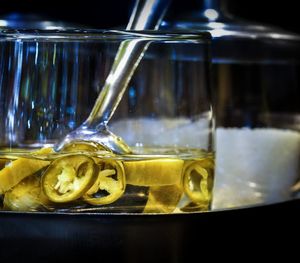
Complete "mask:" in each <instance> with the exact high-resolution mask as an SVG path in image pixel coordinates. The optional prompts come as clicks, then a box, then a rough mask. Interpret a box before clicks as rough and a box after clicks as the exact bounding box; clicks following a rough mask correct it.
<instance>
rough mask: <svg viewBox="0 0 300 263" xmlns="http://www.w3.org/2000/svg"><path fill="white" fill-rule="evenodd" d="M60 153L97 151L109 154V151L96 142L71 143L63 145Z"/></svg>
mask: <svg viewBox="0 0 300 263" xmlns="http://www.w3.org/2000/svg"><path fill="white" fill-rule="evenodd" d="M61 151H62V152H79V151H85V152H97V151H107V152H111V150H110V149H108V148H107V147H105V146H103V145H101V144H99V143H96V142H90V141H74V142H72V143H69V144H67V145H65V146H64V147H63V148H62V150H61Z"/></svg>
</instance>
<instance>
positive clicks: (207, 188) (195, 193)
mask: <svg viewBox="0 0 300 263" xmlns="http://www.w3.org/2000/svg"><path fill="white" fill-rule="evenodd" d="M213 175H214V161H213V159H212V158H204V159H200V160H196V161H191V162H188V163H187V165H186V166H185V168H184V172H183V188H184V192H185V194H186V195H187V196H188V197H189V198H190V199H191V201H193V202H195V203H206V204H207V203H208V202H210V201H211V196H212V187H213Z"/></svg>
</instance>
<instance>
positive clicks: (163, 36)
mask: <svg viewBox="0 0 300 263" xmlns="http://www.w3.org/2000/svg"><path fill="white" fill-rule="evenodd" d="M127 39H128V40H130V39H132V40H134V39H141V40H145V41H146V40H149V41H192V42H210V41H211V39H212V37H211V34H210V33H209V32H208V31H199V30H193V31H192V30H174V31H173V30H172V31H170V30H159V31H158V30H139V31H134V30H119V29H108V30H107V29H64V30H61V29H59V30H57V29H56V30H40V29H36V30H31V29H30V30H28V29H20V30H19V29H17V30H16V29H2V30H0V41H8V40H12V41H17V40H20V41H22V40H24V41H49V42H51V41H82V40H85V41H89V40H90V41H93V40H94V41H101V40H103V41H105V40H120V41H123V40H127Z"/></svg>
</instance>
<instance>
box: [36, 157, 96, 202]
mask: <svg viewBox="0 0 300 263" xmlns="http://www.w3.org/2000/svg"><path fill="white" fill-rule="evenodd" d="M96 171H97V168H96V165H95V162H94V160H93V159H92V158H90V157H88V156H86V155H79V154H78V155H72V156H65V157H62V158H59V159H56V160H55V161H53V162H52V163H51V164H50V166H49V167H48V168H47V170H46V171H45V173H44V174H43V175H42V187H43V190H44V193H45V194H46V196H47V197H48V198H49V199H50V200H51V201H53V202H56V203H65V202H70V201H73V200H76V199H78V198H80V197H81V196H82V195H83V194H84V193H85V192H86V191H87V189H89V188H90V187H91V185H92V184H93V183H94V180H95V175H96Z"/></svg>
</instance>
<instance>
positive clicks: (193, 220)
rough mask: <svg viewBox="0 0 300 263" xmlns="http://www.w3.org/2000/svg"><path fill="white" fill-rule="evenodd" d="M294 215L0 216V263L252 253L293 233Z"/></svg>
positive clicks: (285, 206) (290, 207)
mask: <svg viewBox="0 0 300 263" xmlns="http://www.w3.org/2000/svg"><path fill="white" fill-rule="evenodd" d="M299 211H300V200H293V201H288V202H283V203H278V204H271V205H263V206H256V207H250V208H242V209H232V210H226V211H213V212H208V213H195V214H174V215H141V214H140V215H138V214H132V215H125V214H124V215H120V214H54V213H52V214H49V213H12V212H0V260H1V262H14V261H17V260H19V259H23V261H21V262H60V261H64V262H71V261H72V262H80V261H83V260H84V262H87V259H90V258H96V259H99V260H98V261H99V262H103V260H109V261H110V262H186V260H185V259H186V258H187V257H189V256H190V255H196V256H197V255H198V256H199V257H201V255H202V253H204V254H206V248H208V247H210V248H213V247H216V246H217V247H223V248H224V247H226V246H228V247H231V243H230V242H232V241H230V240H232V239H233V240H235V241H236V242H235V245H237V244H238V243H239V242H240V241H241V242H243V241H242V240H245V239H247V240H252V239H254V240H255V241H254V243H253V246H255V249H256V250H257V248H259V247H260V246H259V245H258V244H261V245H262V244H265V243H267V242H269V241H270V239H273V237H274V238H275V239H273V240H276V237H278V236H279V235H282V234H284V235H285V234H286V233H292V232H293V231H295V230H296V229H297V228H298V225H299V224H300V213H299ZM271 237H272V238H271ZM280 242H282V240H281V241H280ZM276 243H277V242H276ZM268 244H270V243H268ZM278 244H280V243H278ZM232 245H233V244H232ZM235 245H234V246H235ZM246 247H247V248H249V247H248V246H246ZM211 256H212V257H213V256H214V254H211ZM75 259H76V261H74V260H75ZM93 261H94V260H93ZM19 262H20V261H19Z"/></svg>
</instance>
